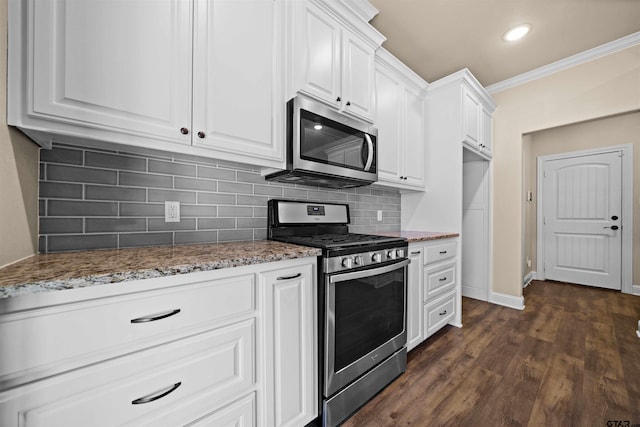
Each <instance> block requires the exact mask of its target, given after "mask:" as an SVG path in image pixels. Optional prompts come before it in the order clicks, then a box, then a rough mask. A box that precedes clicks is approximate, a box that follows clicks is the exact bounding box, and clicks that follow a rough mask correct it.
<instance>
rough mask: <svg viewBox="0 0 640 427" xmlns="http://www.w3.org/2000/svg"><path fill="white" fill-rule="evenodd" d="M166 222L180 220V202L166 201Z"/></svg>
mask: <svg viewBox="0 0 640 427" xmlns="http://www.w3.org/2000/svg"><path fill="white" fill-rule="evenodd" d="M164 222H180V202H167V201H165V202H164Z"/></svg>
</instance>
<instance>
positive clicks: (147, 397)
mask: <svg viewBox="0 0 640 427" xmlns="http://www.w3.org/2000/svg"><path fill="white" fill-rule="evenodd" d="M255 328H256V325H255V321H254V319H250V320H246V321H243V322H240V323H238V324H235V325H232V326H229V327H225V328H221V329H218V330H214V331H210V332H207V333H203V334H198V335H195V336H193V337H191V338H187V339H183V340H180V341H176V342H173V343H170V344H165V345H163V346H159V347H156V348H154V349H150V350H145V351H142V352H139V353H135V354H133V355H130V356H125V357H122V358H119V359H114V360H112V361H109V362H104V363H101V364H97V365H94V366H93V367H88V368H83V369H81V370H79V371H74V372H72V373H70V374H65V375H62V376H60V377H59V378H56V379H54V380H46V381H43V382H42V383H44V384H46V385H45V386H40V387H39V388H38V389H36V390H35V391H34V392H33V393H31V394H29V393H25V394H22V395H20V396H19V397H18V398H17V406H18V407H19V409H18V411H17V412H18V419H20V420H22V422H23V424H21V425H24V426H25V427H45V426H65V427H73V426H94V427H99V426H113V425H135V426H140V425H149V426H151V425H171V424H172V423H171V422H169V423H168V420H170V419H173V418H176V421H178V419H180V421H181V422H178V424H183V423H184V422H185V421H189V420H197V419H199V418H201V417H203V416H205V415H207V414H210V413H211V411H212V409H215V408H216V407H220V406H222V405H223V404H225V403H227V402H229V401H232V400H233V399H237V398H238V397H240V396H243V395H246V394H248V393H250V392H251V391H252V390H253V389H254V385H255V372H254V366H255V363H256V360H255V351H256V350H255V340H256V336H255V334H256V331H255ZM77 372H80V374H77ZM65 379H66V380H65ZM3 409H6V408H3ZM178 424H176V425H178Z"/></svg>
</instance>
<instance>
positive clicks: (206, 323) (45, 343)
mask: <svg viewBox="0 0 640 427" xmlns="http://www.w3.org/2000/svg"><path fill="white" fill-rule="evenodd" d="M315 274H316V258H305V259H298V260H290V261H279V262H275V263H268V264H261V265H257V266H248V267H237V268H230V269H223V270H217V271H210V272H201V273H192V274H187V275H180V276H175V282H176V283H171V279H173V278H162V279H146V280H140V281H135V282H130V283H127V286H126V292H127V294H122V288H121V287H114V292H120V294H114V295H112V296H109V297H103V298H100V299H97V300H92V299H90V298H88V299H87V300H84V301H76V302H73V303H69V304H67V306H65V305H64V304H63V305H62V306H57V307H55V308H52V307H47V305H48V304H47V303H46V294H43V298H42V299H39V301H41V302H42V305H43V306H42V307H40V308H34V309H32V310H26V313H25V312H22V311H19V312H16V313H6V314H3V315H0V333H1V334H0V336H2V338H3V346H2V348H1V349H0V360H2V361H5V360H7V361H11V364H10V365H8V367H5V366H4V363H3V364H2V365H3V368H4V370H3V373H4V374H5V375H4V376H2V377H0V380H1V381H0V425H2V426H3V427H4V426H6V427H11V426H21V427H45V426H47V427H48V426H54V427H55V426H65V427H72V426H83V427H84V426H92V427H98V426H113V425H132V426H133V425H135V426H165V425H166V426H177V425H197V426H214V425H215V426H221V425H245V426H251V425H260V426H263V425H264V426H286V425H304V424H306V423H307V422H309V421H311V420H312V419H313V418H315V416H316V415H317V414H316V412H317V407H316V402H317V387H316V384H317V379H316V378H317V369H316V363H317V360H316V359H317V357H316V354H317V352H316V347H315V340H316V337H317V335H316V332H315V331H316V329H315V326H316V311H315V301H316V300H315V289H316V284H315V281H316V279H315V277H316V276H315ZM167 279H169V280H168V281H167ZM154 280H155V281H157V282H158V285H159V286H160V289H153V290H147V291H146V292H136V291H139V290H140V289H143V288H147V289H148V285H149V282H150V281H154ZM185 281H186V282H185ZM138 286H140V287H141V288H138ZM116 289H117V290H116ZM103 291H104V290H102V292H103ZM184 296H188V298H183V297H184ZM159 300H162V301H163V304H164V306H166V307H178V308H179V311H178V312H177V313H175V314H173V315H171V316H166V314H167V313H172V312H174V311H176V310H177V309H178V308H174V309H172V310H170V311H166V310H165V311H162V310H160V309H159V306H158V304H157V302H158V301H159ZM133 303H135V304H133ZM132 304H133V305H136V306H137V307H138V309H139V311H140V313H146V314H145V315H143V316H142V317H143V318H144V319H145V320H146V321H143V322H134V323H132V322H131V320H136V319H139V318H141V317H132V316H131V313H130V312H129V311H130V310H129V307H131V306H132ZM206 306H209V307H210V310H208V311H207V310H204V309H203V308H204V307H206ZM105 307H106V308H108V310H107V309H106V308H105ZM52 310H53V311H56V310H57V312H52ZM92 310H95V313H93V311H92ZM136 316H139V313H138V314H136ZM60 319H63V320H64V322H62V321H59V320H60ZM149 319H153V320H149ZM46 322H51V324H52V325H53V326H52V327H46ZM21 326H24V328H21ZM37 326H41V327H42V329H41V330H39V329H38V328H37ZM126 327H129V328H130V331H129V332H128V333H127V332H126ZM56 328H58V329H56ZM112 328H113V331H116V332H113V331H112ZM119 328H124V329H119ZM140 328H148V332H147V334H142V335H140V333H139V331H140ZM21 329H22V330H23V332H24V335H23V336H22V337H20V338H18V337H17V336H16V335H15V334H17V333H18V331H19V330H21ZM92 332H93V334H94V335H95V336H96V338H95V339H93V340H87V337H88V336H90V335H91V333H92ZM114 334H115V335H119V337H120V341H119V342H114V340H113V339H112V338H109V337H110V336H112V335H114ZM101 337H104V338H105V343H106V344H105V345H103V346H97V345H96V342H97V341H99V340H100V338H101ZM7 338H8V339H7ZM74 341H75V342H74ZM5 344H7V345H5ZM65 347H69V349H65ZM141 347H143V348H141ZM34 352H35V353H39V354H40V356H38V357H34V356H32V353H34ZM20 354H22V355H23V359H24V362H23V363H22V364H20V363H19V362H18V361H17V359H19V356H20Z"/></svg>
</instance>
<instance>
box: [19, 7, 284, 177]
mask: <svg viewBox="0 0 640 427" xmlns="http://www.w3.org/2000/svg"><path fill="white" fill-rule="evenodd" d="M282 3H283V2H280V1H274V0H247V1H240V2H237V1H230V0H214V1H205V0H166V1H154V2H151V1H144V0H130V1H120V0H92V1H82V0H59V1H50V0H25V1H21V0H10V1H9V27H10V28H9V71H8V79H9V80H8V81H9V84H8V88H9V93H8V123H9V124H11V125H15V126H18V127H19V128H20V129H22V130H23V131H24V132H25V133H26V134H28V135H29V136H31V137H32V138H33V139H34V140H36V141H37V142H39V143H40V144H41V145H43V146H47V145H49V144H50V143H51V142H52V141H63V142H71V143H76V144H85V143H89V141H92V143H93V144H94V145H95V144H96V141H97V142H100V141H105V142H115V143H120V144H128V145H137V146H141V147H147V148H155V149H160V150H169V151H181V152H186V153H190V154H195V155H202V156H209V157H216V158H221V159H225V160H234V161H242V162H251V163H253V164H256V165H264V166H274V167H276V166H280V165H281V164H282V162H283V161H284V152H283V145H282V134H283V131H284V119H283V114H284V108H285V107H284V96H283V95H284V94H283V88H282V79H283V65H284V61H283V56H282V52H281V50H282V49H281V45H282V41H283V35H282V34H281V32H282V28H283V25H282V22H281V21H282V19H283V17H282V12H281V9H282V8H283V6H282ZM249 124H250V125H249ZM230 147H233V149H230Z"/></svg>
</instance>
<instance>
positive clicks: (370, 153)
mask: <svg viewBox="0 0 640 427" xmlns="http://www.w3.org/2000/svg"><path fill="white" fill-rule="evenodd" d="M364 139H365V140H366V141H367V147H368V149H367V163H366V164H365V165H364V171H365V172H369V169H371V164H372V163H373V141H372V140H371V137H370V136H369V134H368V133H365V134H364Z"/></svg>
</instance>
